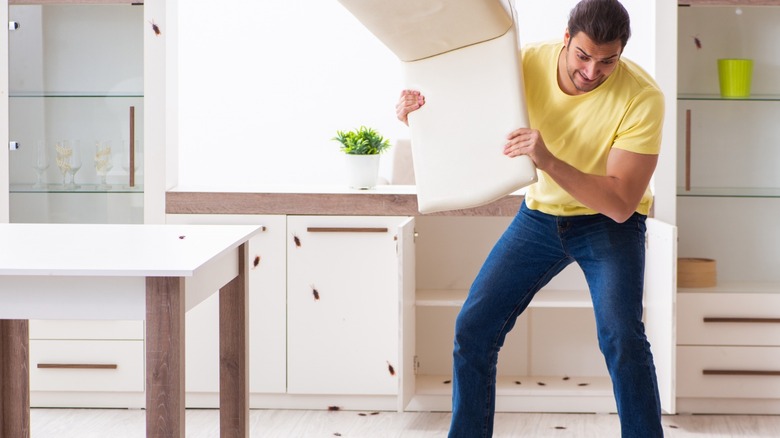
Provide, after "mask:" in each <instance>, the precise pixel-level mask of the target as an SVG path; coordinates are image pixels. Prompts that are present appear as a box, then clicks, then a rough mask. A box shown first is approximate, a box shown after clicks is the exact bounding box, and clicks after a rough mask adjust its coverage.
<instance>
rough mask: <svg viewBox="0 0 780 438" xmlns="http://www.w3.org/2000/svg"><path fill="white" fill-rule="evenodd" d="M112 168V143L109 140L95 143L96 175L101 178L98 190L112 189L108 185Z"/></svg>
mask: <svg viewBox="0 0 780 438" xmlns="http://www.w3.org/2000/svg"><path fill="white" fill-rule="evenodd" d="M112 167H113V161H112V155H111V142H110V141H108V140H106V141H102V142H100V141H98V142H95V173H97V175H98V177H99V178H100V182H99V183H98V185H97V189H98V190H108V189H110V188H111V185H110V184H107V183H106V176H107V175H108V171H109V170H111V168H112Z"/></svg>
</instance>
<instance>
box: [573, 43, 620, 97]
mask: <svg viewBox="0 0 780 438" xmlns="http://www.w3.org/2000/svg"><path fill="white" fill-rule="evenodd" d="M563 42H564V45H565V46H566V47H565V48H564V49H563V52H562V53H561V59H560V61H559V68H558V71H559V76H558V80H559V82H560V85H561V88H562V89H563V91H564V92H565V93H567V94H572V95H575V94H583V93H587V92H589V91H593V90H594V89H596V87H598V86H599V85H601V84H602V83H604V81H606V80H607V78H608V77H609V75H611V74H612V72H614V71H615V68H616V67H617V65H618V60H619V59H620V54H621V53H622V51H623V48H622V47H621V43H620V40H616V41H613V42H610V43H606V44H596V43H595V42H593V40H591V39H590V37H589V36H588V35H586V34H585V33H584V32H579V33H577V34H576V35H574V36H573V37H572V36H570V35H569V32H568V30H567V31H566V34H565V36H564V40H563Z"/></svg>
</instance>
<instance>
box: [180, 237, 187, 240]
mask: <svg viewBox="0 0 780 438" xmlns="http://www.w3.org/2000/svg"><path fill="white" fill-rule="evenodd" d="M185 237H187V236H179V240H184V238H185Z"/></svg>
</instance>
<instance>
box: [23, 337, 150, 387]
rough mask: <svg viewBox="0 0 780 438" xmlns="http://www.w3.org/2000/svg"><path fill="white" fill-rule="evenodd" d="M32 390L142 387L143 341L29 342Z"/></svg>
mask: <svg viewBox="0 0 780 438" xmlns="http://www.w3.org/2000/svg"><path fill="white" fill-rule="evenodd" d="M30 390H31V391H118V392H132V391H143V390H144V343H143V341H51V340H31V341H30Z"/></svg>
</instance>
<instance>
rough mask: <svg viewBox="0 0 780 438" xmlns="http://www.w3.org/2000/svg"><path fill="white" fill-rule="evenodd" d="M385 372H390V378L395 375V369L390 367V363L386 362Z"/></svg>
mask: <svg viewBox="0 0 780 438" xmlns="http://www.w3.org/2000/svg"><path fill="white" fill-rule="evenodd" d="M387 370H388V371H390V375H391V376H394V375H395V368H393V366H392V365H390V362H387Z"/></svg>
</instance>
